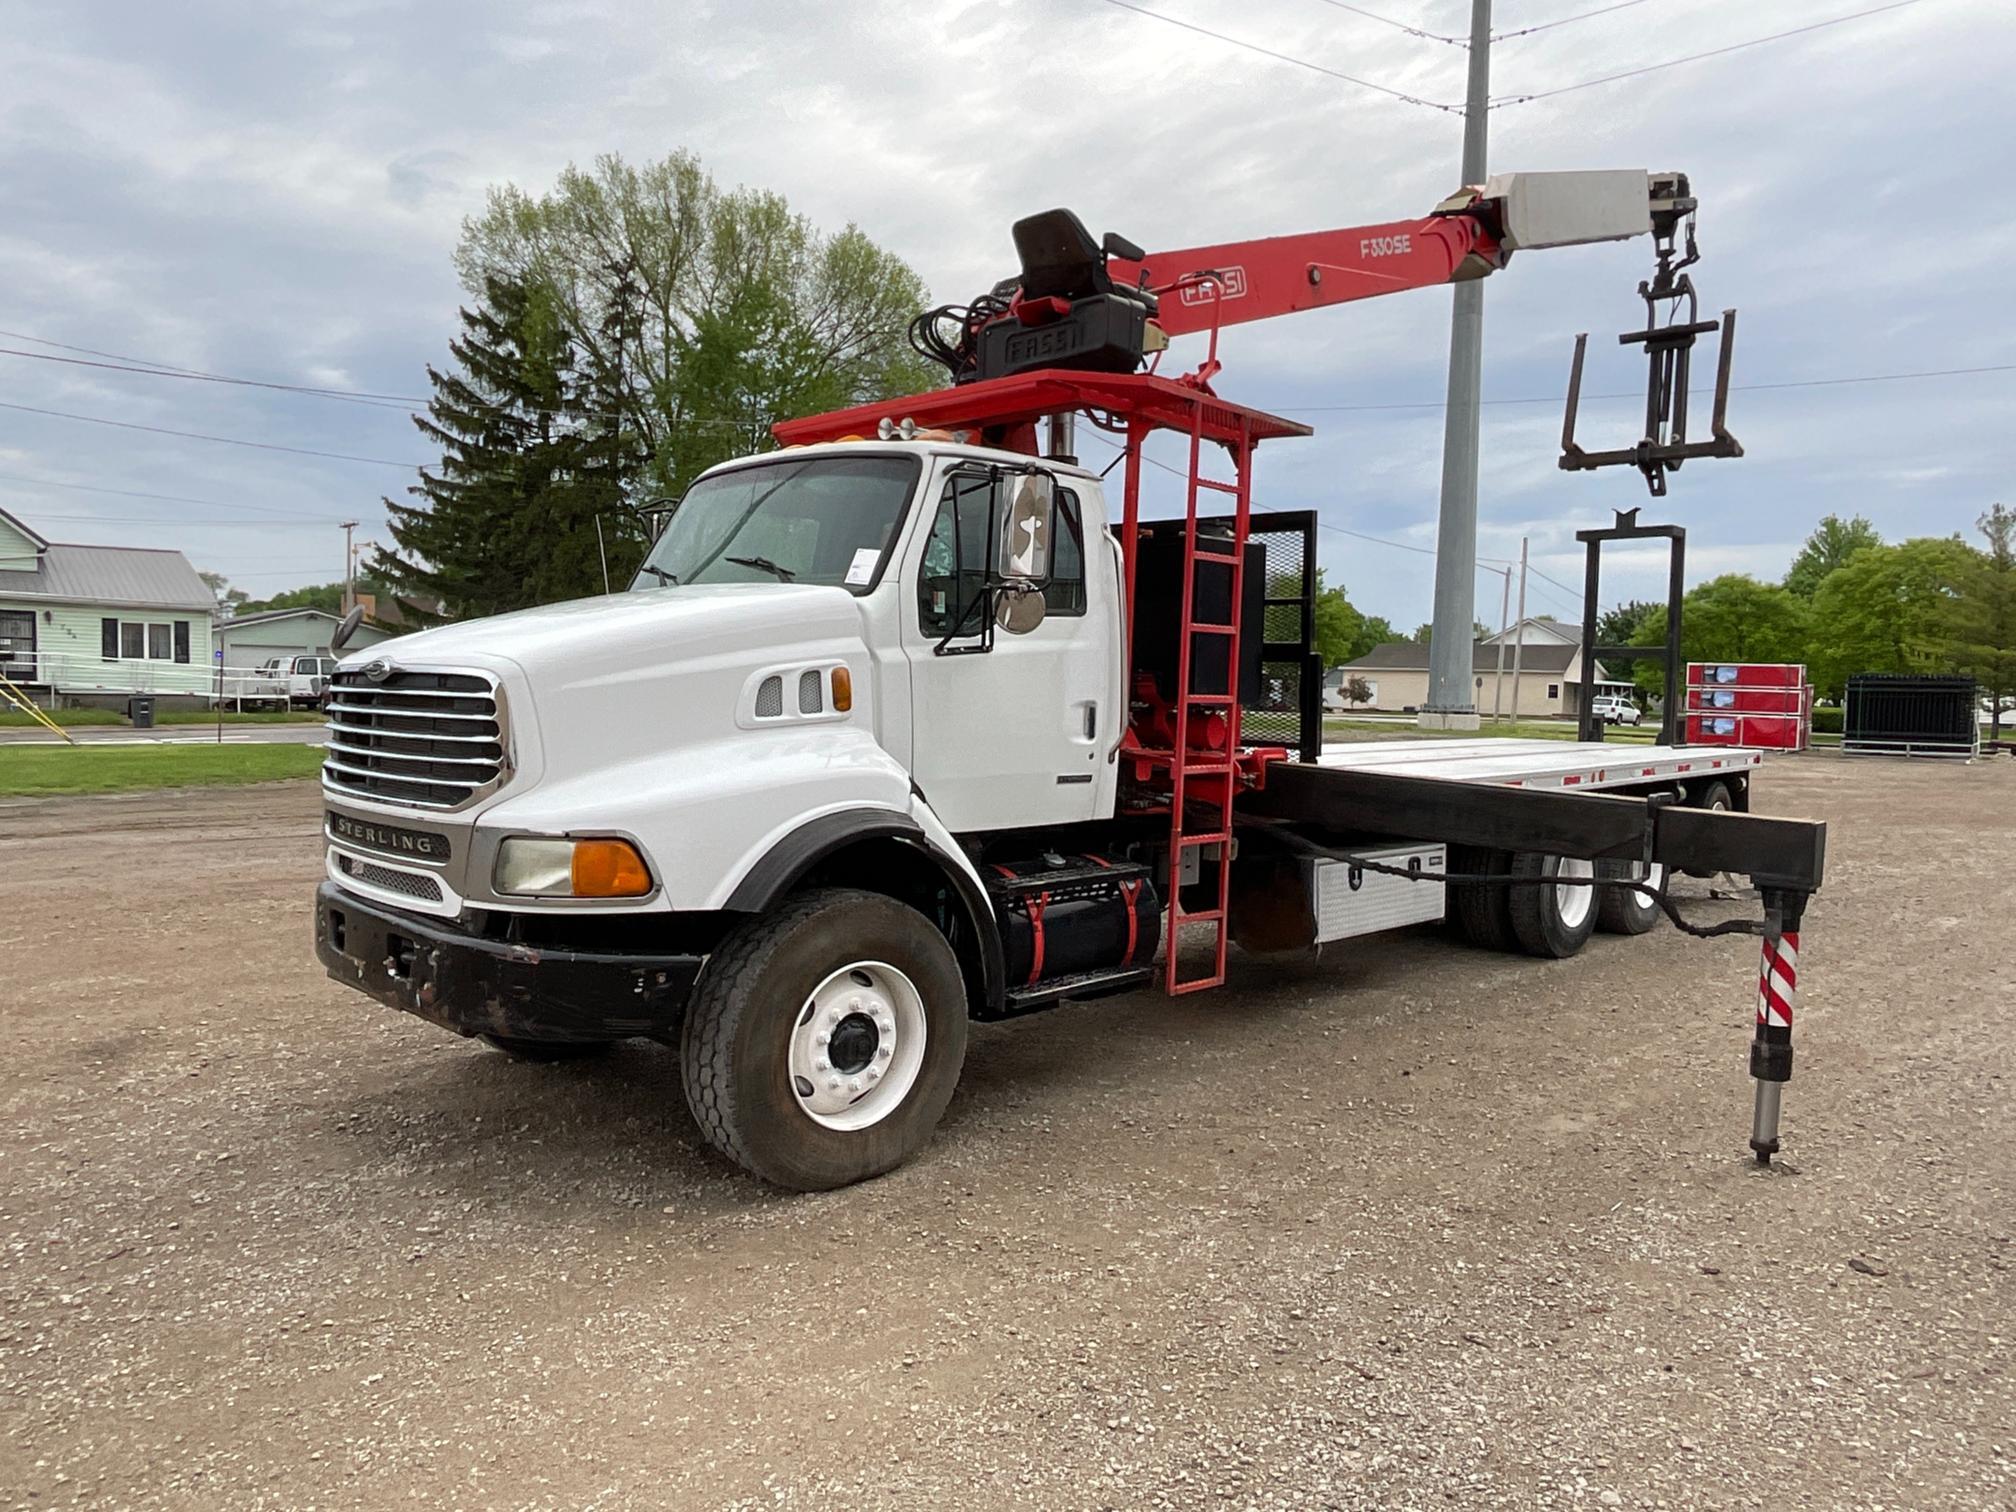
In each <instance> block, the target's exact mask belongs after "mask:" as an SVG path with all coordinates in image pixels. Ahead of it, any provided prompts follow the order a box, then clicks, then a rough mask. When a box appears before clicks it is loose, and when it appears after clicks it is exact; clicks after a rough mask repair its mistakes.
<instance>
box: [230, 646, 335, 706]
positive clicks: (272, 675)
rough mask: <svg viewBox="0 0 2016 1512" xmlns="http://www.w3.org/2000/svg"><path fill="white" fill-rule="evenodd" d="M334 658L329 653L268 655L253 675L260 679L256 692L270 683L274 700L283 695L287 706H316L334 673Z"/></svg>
mask: <svg viewBox="0 0 2016 1512" xmlns="http://www.w3.org/2000/svg"><path fill="white" fill-rule="evenodd" d="M337 661H338V659H337V658H336V657H333V656H275V657H269V658H268V659H267V660H265V661H263V662H261V663H260V664H259V666H258V668H257V669H256V670H255V672H254V673H253V676H254V677H255V678H257V679H260V680H261V681H260V682H259V683H258V684H256V686H257V687H258V688H259V689H260V694H263V691H264V689H265V688H266V687H268V686H270V687H271V688H272V690H273V694H274V696H275V698H276V700H277V699H279V698H284V699H285V701H286V704H287V706H288V707H289V708H294V709H313V708H319V707H320V706H321V703H322V695H323V693H324V692H325V691H326V690H327V689H328V687H329V679H330V678H331V677H332V676H333V675H334V674H335V671H336V666H337ZM248 686H255V685H254V684H248ZM260 694H254V695H248V696H260Z"/></svg>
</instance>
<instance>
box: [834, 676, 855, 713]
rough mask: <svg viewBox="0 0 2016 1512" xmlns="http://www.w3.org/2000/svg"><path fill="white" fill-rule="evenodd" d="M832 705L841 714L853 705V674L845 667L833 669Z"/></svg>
mask: <svg viewBox="0 0 2016 1512" xmlns="http://www.w3.org/2000/svg"><path fill="white" fill-rule="evenodd" d="M833 707H834V708H835V709H836V710H837V711H839V712H840V713H842V714H845V713H846V712H847V711H848V710H849V709H851V708H853V707H854V674H853V673H851V672H849V671H848V670H847V669H846V668H845V667H835V668H834V669H833Z"/></svg>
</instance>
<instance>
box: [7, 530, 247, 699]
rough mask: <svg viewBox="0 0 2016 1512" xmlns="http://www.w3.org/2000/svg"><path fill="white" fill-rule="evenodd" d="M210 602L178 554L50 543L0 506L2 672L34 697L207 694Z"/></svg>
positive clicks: (212, 603) (213, 602)
mask: <svg viewBox="0 0 2016 1512" xmlns="http://www.w3.org/2000/svg"><path fill="white" fill-rule="evenodd" d="M216 607H217V606H216V600H215V599H214V598H213V597H212V595H211V593H210V590H209V589H208V588H207V587H205V586H204V584H203V580H202V579H201V578H199V577H198V576H197V575H196V569H195V568H194V567H191V566H190V565H189V559H188V558H187V557H185V556H183V555H182V553H181V552H179V551H154V550H147V549H143V548H141V547H136V546H69V545H65V544H64V543H62V542H60V541H47V540H44V539H43V538H42V537H41V536H40V535H38V534H37V533H36V532H35V531H34V530H32V529H30V528H29V527H28V526H27V525H26V524H24V523H23V522H22V521H20V520H18V519H16V518H15V517H14V516H12V515H10V514H8V513H7V512H6V511H5V510H4V509H0V677H5V678H6V679H7V680H8V681H10V682H12V683H14V684H15V685H16V686H17V687H20V688H22V689H24V690H25V691H27V692H28V693H29V695H30V696H31V697H34V698H35V699H36V700H37V701H39V702H42V703H53V702H56V701H57V700H58V699H61V700H62V701H64V702H75V703H89V702H99V701H104V700H105V699H107V698H117V697H120V696H124V695H128V694H133V693H154V694H158V695H164V696H172V695H177V694H181V695H186V696H189V697H195V698H201V697H205V696H207V695H208V694H209V693H210V691H211V688H212V679H213V677H214V675H215V674H214V672H213V668H212V663H211V628H210V621H211V617H212V615H213V614H214V613H215V612H216Z"/></svg>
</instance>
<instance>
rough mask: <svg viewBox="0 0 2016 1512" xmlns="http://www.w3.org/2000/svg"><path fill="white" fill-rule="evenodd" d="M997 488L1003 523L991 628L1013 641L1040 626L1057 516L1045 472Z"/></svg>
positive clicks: (1053, 487)
mask: <svg viewBox="0 0 2016 1512" xmlns="http://www.w3.org/2000/svg"><path fill="white" fill-rule="evenodd" d="M995 486H996V488H997V489H998V490H1000V491H1001V492H1002V493H1004V494H1005V495H1006V498H1005V499H1001V500H997V506H996V514H995V518H997V519H998V520H1000V521H1001V538H1000V541H999V542H998V544H997V550H996V553H995V561H994V576H995V578H996V579H997V580H998V582H999V583H1000V592H999V594H998V595H997V602H996V605H995V610H994V622H995V623H996V624H998V625H999V626H1000V627H1001V628H1002V629H1003V630H1006V631H1008V632H1009V634H1011V635H1027V634H1028V633H1029V632H1030V631H1031V630H1034V629H1035V628H1036V627H1037V626H1038V625H1040V624H1042V623H1043V614H1044V610H1045V607H1046V606H1045V604H1044V601H1043V587H1044V585H1045V584H1046V583H1047V582H1049V580H1050V528H1051V526H1052V524H1054V523H1055V520H1056V514H1057V480H1056V479H1055V478H1053V477H1051V476H1050V474H1048V473H1046V472H1031V473H1010V474H1008V475H1006V476H1004V477H1003V478H1002V479H1001V480H1000V481H999V483H997V484H996V485H995Z"/></svg>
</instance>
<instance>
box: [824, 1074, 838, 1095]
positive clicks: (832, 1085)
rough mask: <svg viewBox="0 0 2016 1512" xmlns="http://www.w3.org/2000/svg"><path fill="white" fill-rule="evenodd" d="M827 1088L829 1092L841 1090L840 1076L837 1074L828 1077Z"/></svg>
mask: <svg viewBox="0 0 2016 1512" xmlns="http://www.w3.org/2000/svg"><path fill="white" fill-rule="evenodd" d="M826 1090H827V1091H829V1092H838V1091H839V1090H840V1078H839V1077H837V1076H829V1077H827V1078H826Z"/></svg>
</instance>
